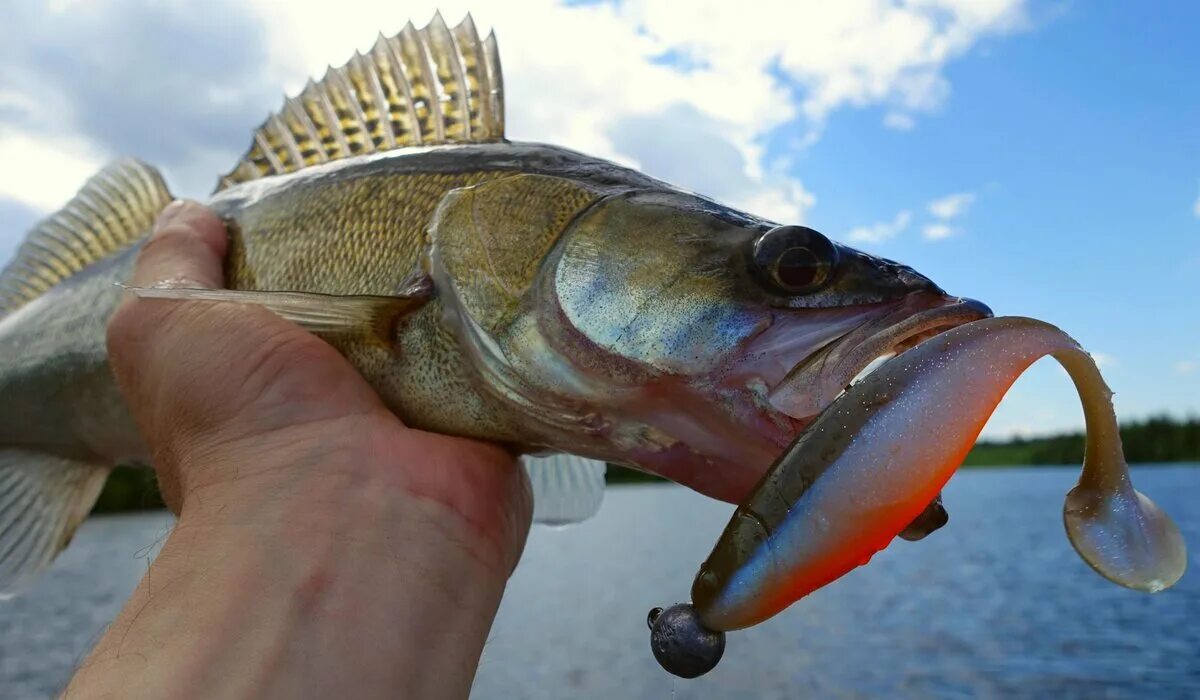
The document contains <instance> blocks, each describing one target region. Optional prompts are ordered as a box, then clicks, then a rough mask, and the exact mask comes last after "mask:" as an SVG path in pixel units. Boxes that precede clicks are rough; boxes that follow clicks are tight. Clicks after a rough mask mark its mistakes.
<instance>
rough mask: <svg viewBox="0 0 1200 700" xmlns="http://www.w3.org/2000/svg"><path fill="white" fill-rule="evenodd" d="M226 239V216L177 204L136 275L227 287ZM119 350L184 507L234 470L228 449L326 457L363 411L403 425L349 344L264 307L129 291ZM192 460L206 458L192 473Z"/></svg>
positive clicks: (135, 405)
mask: <svg viewBox="0 0 1200 700" xmlns="http://www.w3.org/2000/svg"><path fill="white" fill-rule="evenodd" d="M224 240H225V232H224V227H223V226H222V225H221V222H220V220H219V219H218V218H217V217H216V216H215V215H213V214H212V213H211V212H209V211H208V210H207V209H204V208H203V207H201V206H200V205H197V204H193V203H177V204H176V205H175V208H174V209H168V210H167V211H166V212H164V215H163V216H162V217H160V220H159V222H158V225H157V228H156V230H155V233H154V235H153V236H152V237H151V238H150V239H149V241H148V242H147V243H146V245H145V247H144V248H143V249H142V251H141V253H140V255H139V256H138V259H137V262H136V265H135V267H134V270H133V273H132V276H131V279H132V281H133V282H134V284H136V285H145V286H153V285H156V284H164V283H167V284H180V283H183V284H187V285H209V286H216V287H219V286H220V282H221V264H222V260H221V255H222V254H223V253H224V250H225V243H224ZM108 347H109V355H110V360H111V364H112V367H113V369H114V373H115V375H116V377H117V380H118V383H119V385H120V387H121V390H122V392H123V393H124V395H125V397H126V399H127V401H128V405H129V408H130V412H131V413H132V415H133V418H134V420H135V422H136V424H137V426H138V429H139V432H140V434H141V436H142V438H143V440H144V441H145V443H146V445H147V447H148V450H149V456H150V458H151V460H152V461H153V463H154V465H155V467H156V468H157V469H158V471H159V476H160V481H161V483H162V486H163V491H164V496H165V498H166V500H167V503H168V505H170V506H171V507H172V508H174V509H175V510H178V509H179V507H180V506H181V503H182V494H183V493H185V492H186V491H188V490H189V489H191V488H194V487H196V486H197V485H199V484H202V483H208V482H209V481H211V480H220V479H224V478H226V477H227V476H228V475H229V472H223V471H222V470H221V469H220V462H221V455H222V454H224V453H226V452H233V451H239V453H240V454H242V455H243V459H244V452H245V449H247V448H249V449H251V450H252V451H255V452H257V453H261V455H262V457H263V460H262V464H263V465H269V464H273V463H275V462H276V461H278V459H279V456H278V455H281V454H286V455H291V456H293V457H294V456H295V454H296V453H297V452H298V451H299V450H303V451H304V452H305V453H306V454H307V455H308V456H307V457H305V459H316V458H318V457H319V456H320V455H323V454H328V453H330V452H331V451H333V450H336V449H338V448H339V446H344V445H345V444H347V443H348V442H352V441H353V440H354V437H353V436H354V435H355V433H356V431H355V430H354V429H353V428H352V424H353V423H354V421H355V419H356V418H358V417H361V416H368V415H369V416H373V417H377V418H379V419H380V420H387V421H390V422H392V423H393V424H394V425H396V426H397V427H402V426H401V424H400V422H399V420H398V419H396V418H395V417H394V416H392V415H391V414H390V413H389V412H387V411H386V409H384V407H383V405H382V403H381V402H380V401H379V398H378V396H377V395H376V394H375V393H374V392H373V391H372V390H371V388H370V386H369V385H368V384H367V383H366V382H365V381H364V380H363V379H362V377H361V376H360V375H359V374H358V373H357V372H355V371H354V369H353V367H352V366H350V365H349V364H348V363H347V362H346V361H345V359H344V358H343V357H342V356H341V355H340V354H339V353H338V352H337V350H335V349H334V348H333V347H332V346H330V345H328V344H327V343H325V342H324V341H322V340H321V339H319V338H317V337H316V336H314V335H312V334H310V333H308V332H306V331H304V330H303V329H302V328H300V327H299V326H297V325H295V324H293V323H291V322H289V321H286V320H284V319H282V318H280V317H278V316H276V315H275V314H273V313H271V312H269V311H266V310H264V309H261V308H257V307H254V306H246V305H239V304H227V303H217V304H214V303H206V302H191V303H180V302H177V301H160V300H154V299H139V298H134V297H129V298H127V299H125V300H124V301H123V302H122V304H121V306H120V307H119V308H118V309H117V311H116V312H115V313H114V314H113V317H112V319H111V321H110V322H109V325H108ZM163 387H173V389H172V390H170V391H166V390H164V389H163ZM297 424H302V425H305V426H307V428H306V430H305V431H303V434H304V435H305V436H307V437H306V438H305V440H306V441H307V442H311V443H313V444H306V445H303V446H300V445H296V444H295V442H296V438H295V437H294V436H293V435H292V434H293V432H295V431H292V430H290V428H292V427H293V426H295V425H297ZM321 425H328V426H329V429H328V430H319V429H318V428H319V427H320V426H321ZM188 460H191V461H193V462H197V463H203V464H205V465H206V466H205V467H204V468H203V469H190V470H180V469H179V465H180V463H181V462H184V461H188Z"/></svg>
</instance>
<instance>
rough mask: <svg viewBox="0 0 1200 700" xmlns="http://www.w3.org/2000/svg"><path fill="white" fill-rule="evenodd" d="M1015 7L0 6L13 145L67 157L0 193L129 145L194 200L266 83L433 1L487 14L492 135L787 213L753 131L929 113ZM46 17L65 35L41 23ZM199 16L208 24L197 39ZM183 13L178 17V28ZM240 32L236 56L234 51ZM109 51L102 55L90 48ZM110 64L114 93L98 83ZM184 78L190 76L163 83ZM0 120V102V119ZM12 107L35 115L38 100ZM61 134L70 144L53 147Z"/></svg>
mask: <svg viewBox="0 0 1200 700" xmlns="http://www.w3.org/2000/svg"><path fill="white" fill-rule="evenodd" d="M1024 4H1025V2H1024V0H988V1H987V2H980V1H979V0H919V1H915V2H911V3H906V4H903V5H897V4H895V3H893V2H891V1H890V0H862V1H860V2H853V3H828V2H820V1H818V0H810V1H804V2H796V1H795V0H791V1H788V0H771V1H770V2H764V3H761V4H756V5H754V7H753V10H752V11H750V12H748V11H747V7H745V6H744V5H739V4H737V3H729V2H725V1H724V0H701V1H698V2H694V3H691V4H690V5H689V6H688V9H687V11H686V12H681V11H680V8H679V5H678V3H676V2H669V1H668V0H627V1H626V2H622V3H608V2H605V3H596V4H587V5H572V6H566V5H562V4H559V3H557V2H554V1H553V0H523V1H520V2H516V1H514V2H504V3H502V4H501V3H493V4H487V3H481V2H480V0H442V1H438V2H433V1H420V0H419V1H416V2H408V3H396V2H394V0H341V1H340V2H339V3H338V11H337V12H333V13H331V12H328V3H326V2H324V0H320V1H317V0H308V1H305V0H251V1H250V2H249V3H239V4H236V5H235V4H232V3H230V4H228V6H226V3H221V4H220V5H221V9H219V10H203V11H201V10H198V9H196V8H195V7H190V6H188V5H187V4H186V3H182V2H178V1H172V2H162V3H148V2H147V1H146V0H92V1H91V2H88V3H83V2H79V3H66V4H64V2H59V3H58V4H57V5H55V8H53V9H52V10H47V9H45V7H44V6H22V7H21V9H20V10H19V11H18V12H17V13H16V15H15V16H14V17H11V18H8V19H9V20H10V23H9V29H10V33H12V34H13V35H14V36H20V37H25V36H26V35H28V36H30V37H33V39H31V40H29V41H30V42H35V43H30V44H29V45H28V46H26V45H21V46H17V47H15V48H13V49H12V50H11V51H10V52H9V53H8V54H5V53H4V51H3V49H0V75H4V76H5V77H6V78H8V80H5V81H4V87H5V89H6V90H7V89H15V90H16V91H17V93H18V94H17V95H16V96H15V98H14V99H16V100H17V101H18V102H22V103H25V102H28V103H32V104H34V105H35V106H38V105H51V106H42V107H40V109H42V110H43V111H44V112H47V113H49V111H54V112H55V114H61V115H63V116H62V117H61V118H59V119H58V122H57V124H58V126H59V127H61V128H57V129H55V130H50V129H46V130H44V131H42V132H39V134H40V135H39V138H40V139H42V142H41V143H38V144H36V145H29V144H27V147H28V148H36V149H40V152H55V153H58V154H59V156H63V154H75V157H74V158H72V159H68V160H69V162H66V164H67V165H69V166H70V167H68V168H67V169H66V170H64V171H63V172H64V173H66V174H67V176H66V177H62V178H60V179H59V180H58V181H53V179H52V178H45V177H38V178H32V179H29V181H28V182H22V181H20V180H21V179H22V178H21V174H20V173H18V174H16V175H13V174H12V171H11V169H10V168H8V166H7V164H8V163H9V162H11V161H10V160H9V159H8V158H7V157H6V159H5V161H6V168H5V169H6V170H8V171H9V172H8V173H6V174H5V177H6V178H7V180H5V181H4V183H3V184H2V185H0V195H2V196H8V197H11V198H12V199H14V200H17V201H19V202H22V203H29V204H36V206H38V207H39V208H45V207H50V206H56V205H57V203H59V202H61V201H63V200H64V199H65V198H66V196H67V195H69V194H70V189H71V188H72V187H73V186H74V185H75V184H78V183H77V180H78V178H76V177H75V174H76V173H77V172H78V171H80V170H82V169H83V168H84V167H85V166H87V167H91V160H92V159H93V158H95V157H103V156H107V155H108V154H109V153H112V154H113V155H118V154H120V153H124V152H125V151H128V150H131V149H133V150H136V151H138V152H135V153H134V155H139V154H147V155H149V156H150V157H151V159H152V160H154V161H155V164H157V165H160V166H165V170H166V171H167V174H168V177H169V179H172V180H174V181H175V182H179V181H181V180H182V182H183V183H184V184H185V187H182V188H178V189H179V190H180V191H181V192H182V193H184V194H195V195H203V194H204V192H205V189H203V188H204V187H205V186H207V185H208V183H211V182H212V180H213V179H214V178H215V176H216V175H217V174H219V173H218V170H219V169H224V168H226V167H228V166H230V165H232V164H233V162H234V161H235V159H236V158H237V156H238V155H239V154H240V152H241V150H242V149H244V148H245V147H246V146H247V145H248V142H249V134H250V132H251V129H252V128H253V127H254V126H256V124H257V119H259V118H261V114H262V113H263V112H265V110H266V109H267V107H268V105H266V104H264V99H265V98H264V97H263V95H264V94H265V92H264V91H265V90H266V88H267V87H269V88H270V90H269V91H270V92H274V91H275V90H278V93H276V94H280V93H282V92H284V91H287V92H289V93H292V94H294V93H295V92H296V91H298V90H299V89H300V88H301V87H302V85H303V83H304V81H305V80H307V79H308V78H309V77H310V76H319V75H321V74H322V73H323V72H324V69H325V66H326V65H327V64H330V63H332V64H335V65H340V64H341V63H342V62H344V61H345V60H347V59H348V58H349V57H350V56H351V54H352V53H353V51H354V49H356V48H358V49H363V48H366V47H367V46H369V45H370V44H371V42H372V41H373V37H374V34H375V33H376V32H377V31H382V32H384V33H388V34H390V33H393V32H396V31H398V30H399V29H400V28H401V27H402V26H403V25H404V23H405V22H406V21H408V20H409V19H412V20H413V21H414V23H416V24H418V25H421V24H424V22H425V21H427V20H428V18H429V17H431V16H432V15H433V13H434V11H435V9H437V8H438V7H440V8H441V10H442V12H443V15H444V16H445V18H446V20H447V21H448V22H450V23H456V22H457V21H458V20H459V19H460V18H461V17H462V16H463V15H464V14H465V13H466V12H467V10H472V11H473V12H474V13H475V20H476V24H477V25H478V26H479V27H480V29H481V30H482V31H484V32H486V31H487V29H488V28H489V27H494V28H495V30H496V34H497V37H498V38H499V41H500V46H501V54H502V60H503V62H504V69H505V70H504V75H505V89H506V92H507V105H508V115H507V116H508V131H509V135H510V137H511V138H513V139H521V140H531V141H544V142H550V143H558V144H563V145H567V146H569V147H571V148H575V149H578V150H581V151H584V152H587V153H591V154H594V155H597V156H601V157H608V158H612V159H615V160H618V161H620V162H623V163H626V164H630V165H634V166H639V167H644V168H645V169H646V170H648V171H649V173H650V174H652V175H656V174H660V173H661V172H662V170H664V169H665V167H664V165H663V164H668V163H670V162H672V161H671V158H674V159H676V160H678V161H679V162H677V163H676V164H675V165H674V166H673V167H672V168H671V170H672V172H673V173H674V174H675V175H676V176H675V177H674V178H673V179H672V181H673V182H675V183H676V184H679V185H681V186H683V187H687V188H690V189H695V190H697V191H699V192H701V193H702V194H706V195H709V196H712V197H715V198H717V199H720V200H722V201H725V202H727V203H729V204H732V205H734V206H739V207H743V208H746V209H748V210H751V211H754V212H755V213H759V214H763V215H766V216H768V217H771V218H775V219H777V220H780V221H786V222H789V223H799V222H801V221H802V220H803V217H804V215H805V211H806V209H808V208H809V207H811V206H812V204H813V202H814V201H815V200H814V197H813V195H812V193H811V192H809V191H808V190H807V189H806V188H805V187H804V184H803V183H802V182H801V181H800V180H798V179H796V178H795V177H794V176H791V175H789V174H788V172H787V168H786V167H785V166H786V163H785V162H784V161H781V160H779V154H778V153H776V154H771V153H768V152H767V151H766V149H765V143H766V140H767V137H768V135H770V134H771V133H772V132H774V131H775V130H776V129H778V128H779V127H781V126H783V125H785V124H796V125H798V126H799V127H800V129H799V133H801V134H803V135H802V136H799V137H797V139H796V141H797V143H799V144H810V143H812V142H813V141H815V140H816V139H817V138H819V134H820V130H821V126H822V124H823V123H824V121H825V120H826V119H827V118H829V116H830V115H832V114H833V113H834V112H836V111H837V110H839V109H843V108H847V107H867V106H878V107H881V108H883V109H884V110H885V111H886V113H887V115H888V116H886V117H885V123H886V125H887V126H888V127H889V128H909V127H911V125H912V124H913V123H915V115H919V114H921V113H927V112H929V111H930V110H935V109H937V108H938V107H939V106H940V105H941V104H942V103H943V102H944V100H945V99H946V97H947V95H948V94H949V90H950V86H949V83H948V82H947V80H946V78H945V77H944V75H943V71H944V68H945V66H946V65H947V64H948V63H949V62H951V61H953V60H954V59H955V58H957V57H959V56H962V55H963V54H964V53H966V52H967V51H969V50H970V49H971V48H972V47H974V46H976V45H977V44H978V43H979V42H980V41H981V40H983V39H985V38H987V37H991V36H998V35H1003V34H1006V33H1010V32H1013V31H1018V30H1021V29H1023V28H1025V18H1024ZM481 5H482V6H481ZM32 7H38V8H39V9H31V8H32ZM64 7H69V9H70V12H64V11H63V8H64ZM56 12H57V13H58V14H55V13H56ZM76 15H79V17H76ZM84 15H86V17H84ZM217 16H219V17H220V21H218V20H217V19H214V17H217ZM81 17H82V18H81ZM104 18H108V19H104ZM85 20H86V21H85ZM221 22H224V23H226V24H228V25H229V26H228V27H225V25H224V24H221ZM64 23H67V24H69V28H71V29H72V31H73V32H74V34H70V33H67V32H63V31H60V30H61V28H62V27H63V26H64ZM218 25H220V26H221V27H225V28H224V29H223V30H222V31H221V32H217V33H216V34H214V33H213V32H214V31H215V29H216V28H217V27H218ZM42 27H48V28H52V29H46V30H44V31H43V30H42V29H41V28H42ZM129 27H133V28H138V27H142V28H144V29H145V32H143V34H147V36H153V37H155V41H149V40H148V39H147V40H145V41H143V40H140V39H137V37H135V38H133V39H127V38H124V34H121V32H122V31H124V29H126V28H129ZM193 28H198V29H195V30H194V31H190V32H189V31H187V30H191V29H193ZM739 28H741V29H739ZM749 29H752V31H748V30H749ZM247 32H249V35H248V36H243V34H246V33H247ZM175 34H179V35H180V36H175ZM139 36H140V35H139ZM226 36H228V37H230V38H229V40H228V42H227V43H228V44H229V45H228V46H225V45H224V44H222V45H221V46H216V47H215V49H214V50H213V51H212V53H211V55H210V56H209V57H208V58H206V59H205V60H193V59H191V58H187V57H186V56H182V55H181V58H180V62H181V63H180V65H179V66H176V65H175V64H172V65H171V66H170V67H164V59H163V57H162V56H159V55H158V54H154V55H150V53H149V52H151V51H152V50H157V49H154V46H155V43H156V42H157V43H158V44H162V45H163V46H168V47H169V46H170V45H171V42H172V41H178V43H182V44H203V45H210V44H212V43H213V42H214V41H218V40H220V39H221V37H226ZM27 43H28V42H27ZM247 46H251V47H252V48H253V51H244V50H243V49H245V48H246V47H247ZM81 47H82V48H81ZM113 47H116V49H114V48H113ZM117 49H119V51H120V61H116V59H115V58H114V57H113V56H109V55H107V53H106V52H110V51H115V50H117ZM143 54H144V55H143ZM59 55H72V56H74V57H75V58H74V61H73V63H71V64H70V66H69V68H70V70H69V71H59V72H57V73H50V74H45V75H41V74H30V75H18V73H17V71H16V68H15V67H21V68H23V69H24V68H29V66H30V65H32V64H30V63H29V61H30V60H31V59H28V57H29V56H38V57H41V58H39V59H38V60H39V61H41V60H49V59H45V57H54V56H59ZM190 55H191V54H188V56H190ZM227 55H228V56H232V58H227ZM670 55H677V56H685V57H688V58H689V60H688V61H686V62H680V64H678V65H674V64H672V62H671V61H664V60H662V57H663V56H670ZM139 56H140V57H141V59H142V60H138V59H139ZM235 61H236V62H235ZM247 61H248V62H249V63H247ZM259 64H261V66H260V67H259V69H258V70H257V71H256V70H254V69H253V66H255V65H259ZM685 64H686V65H685ZM14 66H15V67H14ZM114 66H115V68H114ZM35 67H36V66H35ZM184 69H186V71H185V70H184ZM205 71H207V73H205ZM130 73H137V75H136V76H135V75H130ZM72 75H73V76H76V83H78V79H77V78H78V76H89V80H90V79H92V76H99V77H100V78H103V80H102V81H99V82H96V81H93V82H95V84H96V87H95V89H93V90H91V91H90V92H89V94H86V95H82V96H81V94H80V93H81V90H80V89H79V85H76V84H73V83H71V82H70V80H71V78H70V77H69V76H72ZM171 75H175V76H176V77H175V79H174V82H170V83H169V84H168V83H167V82H166V78H165V77H163V76H171ZM234 78H236V80H235V79H234ZM118 79H121V80H123V82H124V84H126V85H127V87H128V89H127V90H125V91H122V90H120V89H117V88H116V87H114V85H113V84H112V81H116V80H118ZM106 81H107V82H106ZM199 82H202V83H203V84H196V83H199ZM192 84H196V85H195V87H194V89H183V88H186V87H187V86H188V85H192ZM13 86H15V88H14V87H13ZM177 88H178V89H177ZM82 92H87V91H82ZM93 93H94V94H93ZM109 93H112V94H109ZM102 94H103V95H107V96H108V97H107V98H105V99H107V100H109V101H108V102H107V103H105V104H104V105H101V106H102V107H105V108H106V109H97V108H96V104H95V101H96V100H100V99H101V97H102ZM131 97H132V98H136V99H137V101H136V102H130V104H128V105H126V107H127V110H126V111H125V112H122V111H121V109H120V107H121V102H122V100H125V101H127V102H128V101H129V100H130V98H131ZM189 99H192V100H195V104H189V103H188V100H189ZM161 104H168V105H174V106H173V107H171V109H173V110H174V112H171V114H173V115H174V118H167V115H164V114H160V113H159V112H157V111H153V110H151V109H150V107H153V105H161ZM55 105H65V107H66V108H64V109H61V110H59V109H58V108H57V107H55ZM270 106H274V105H270ZM260 110H261V111H260ZM151 111H153V113H152V114H151V113H149V112H151ZM123 114H124V115H126V116H127V117H128V118H127V119H126V118H125V117H123V116H121V115H123ZM248 114H257V115H260V116H258V117H254V116H247V115H248ZM679 114H688V115H690V121H689V122H688V124H687V125H686V126H687V127H688V128H690V129H692V133H693V135H695V134H700V133H703V134H705V135H706V136H707V142H705V143H703V144H701V145H700V147H697V148H692V149H689V150H687V151H685V152H680V151H677V150H671V149H672V148H675V147H677V145H678V140H677V141H676V142H675V143H665V142H667V141H670V139H666V138H653V137H654V136H666V135H668V134H671V133H672V132H673V131H675V130H677V129H678V128H679V127H680V124H679V123H678V122H677V121H676V117H677V116H678V115H679ZM5 115H6V112H5V109H4V104H3V103H0V125H3V123H4V122H5V119H6V116H5ZM189 115H190V116H189ZM27 116H29V118H30V119H32V120H34V121H38V122H39V123H43V124H45V123H49V122H48V121H47V119H46V118H45V117H46V116H47V115H46V114H42V113H34V114H31V115H27ZM138 119H141V120H142V121H140V122H139V121H137V120H138ZM243 122H245V123H243ZM635 122H636V123H637V124H638V125H639V128H641V129H643V130H645V131H646V134H647V136H648V138H642V139H629V138H622V129H625V128H628V126H629V125H630V124H631V123H635ZM243 132H244V133H245V134H246V136H245V140H244V141H243V140H238V142H236V143H234V142H232V141H231V138H232V137H230V136H229V134H238V133H243ZM31 138H32V137H31ZM71 139H77V140H78V139H85V140H87V141H89V142H90V145H88V146H86V147H79V148H76V147H75V146H73V145H71V146H63V145H60V144H69V143H70V140H71ZM192 141H195V142H196V143H192ZM731 153H732V154H736V157H734V156H733V155H731ZM97 154H98V155H97ZM64 157H65V156H64ZM60 160H62V158H60ZM214 163H223V164H222V165H216V166H214V165H211V164H214ZM209 168H214V170H213V172H211V173H208V172H207V171H208V169H209ZM202 171H203V172H202Z"/></svg>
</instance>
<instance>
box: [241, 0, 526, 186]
mask: <svg viewBox="0 0 1200 700" xmlns="http://www.w3.org/2000/svg"><path fill="white" fill-rule="evenodd" d="M503 139H504V91H503V84H502V79H501V76H500V55H499V53H498V52H497V50H496V36H495V34H494V33H493V34H488V37H487V39H484V40H482V41H481V40H480V39H479V34H478V32H476V31H475V22H474V21H473V20H472V19H471V15H467V16H466V18H465V19H464V20H463V21H462V22H461V23H460V24H459V25H458V26H457V27H455V28H454V29H450V28H448V27H447V26H446V23H445V22H444V21H443V20H442V15H441V13H438V14H435V15H434V17H433V20H432V21H430V23H429V25H428V26H426V27H425V28H424V29H420V30H418V29H416V28H415V27H413V25H412V22H409V23H408V24H407V25H406V26H405V27H404V29H403V30H402V31H401V32H400V33H399V34H398V35H396V36H393V37H384V36H383V35H380V37H379V40H378V41H377V42H375V46H374V47H373V48H372V49H371V50H370V51H368V52H367V53H366V54H362V53H356V54H355V55H354V58H352V59H350V62H349V63H347V64H346V65H344V66H342V67H341V68H332V67H331V68H330V69H329V70H328V71H326V73H325V77H324V78H322V79H321V80H320V81H319V82H312V81H309V83H308V85H306V86H305V88H304V90H303V91H302V92H301V93H300V94H299V95H297V96H296V97H292V98H289V99H287V100H285V101H284V104H283V107H282V108H281V109H280V110H279V112H277V113H276V114H273V115H271V116H270V117H268V118H267V120H266V121H265V122H263V124H262V126H260V127H259V128H258V130H257V131H256V132H255V133H254V140H253V141H252V142H251V144H250V149H249V150H248V151H246V155H244V156H242V160H241V162H239V163H238V164H237V166H236V167H234V169H233V170H231V171H230V172H229V173H228V174H227V175H225V176H224V177H222V178H221V180H220V182H219V183H218V184H217V190H218V191H220V190H223V189H225V188H226V187H229V186H231V185H235V184H237V183H240V182H246V181H248V180H255V179H258V178H260V177H267V176H268V175H278V174H281V173H290V172H295V171H297V170H300V169H301V168H304V167H307V166H310V165H316V164H318V163H326V162H329V161H332V160H338V159H341V158H349V157H351V156H358V155H366V154H369V153H377V152H381V151H390V150H393V149H396V148H405V147H408V146H429V145H436V144H446V143H484V142H489V141H502V140H503Z"/></svg>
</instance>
